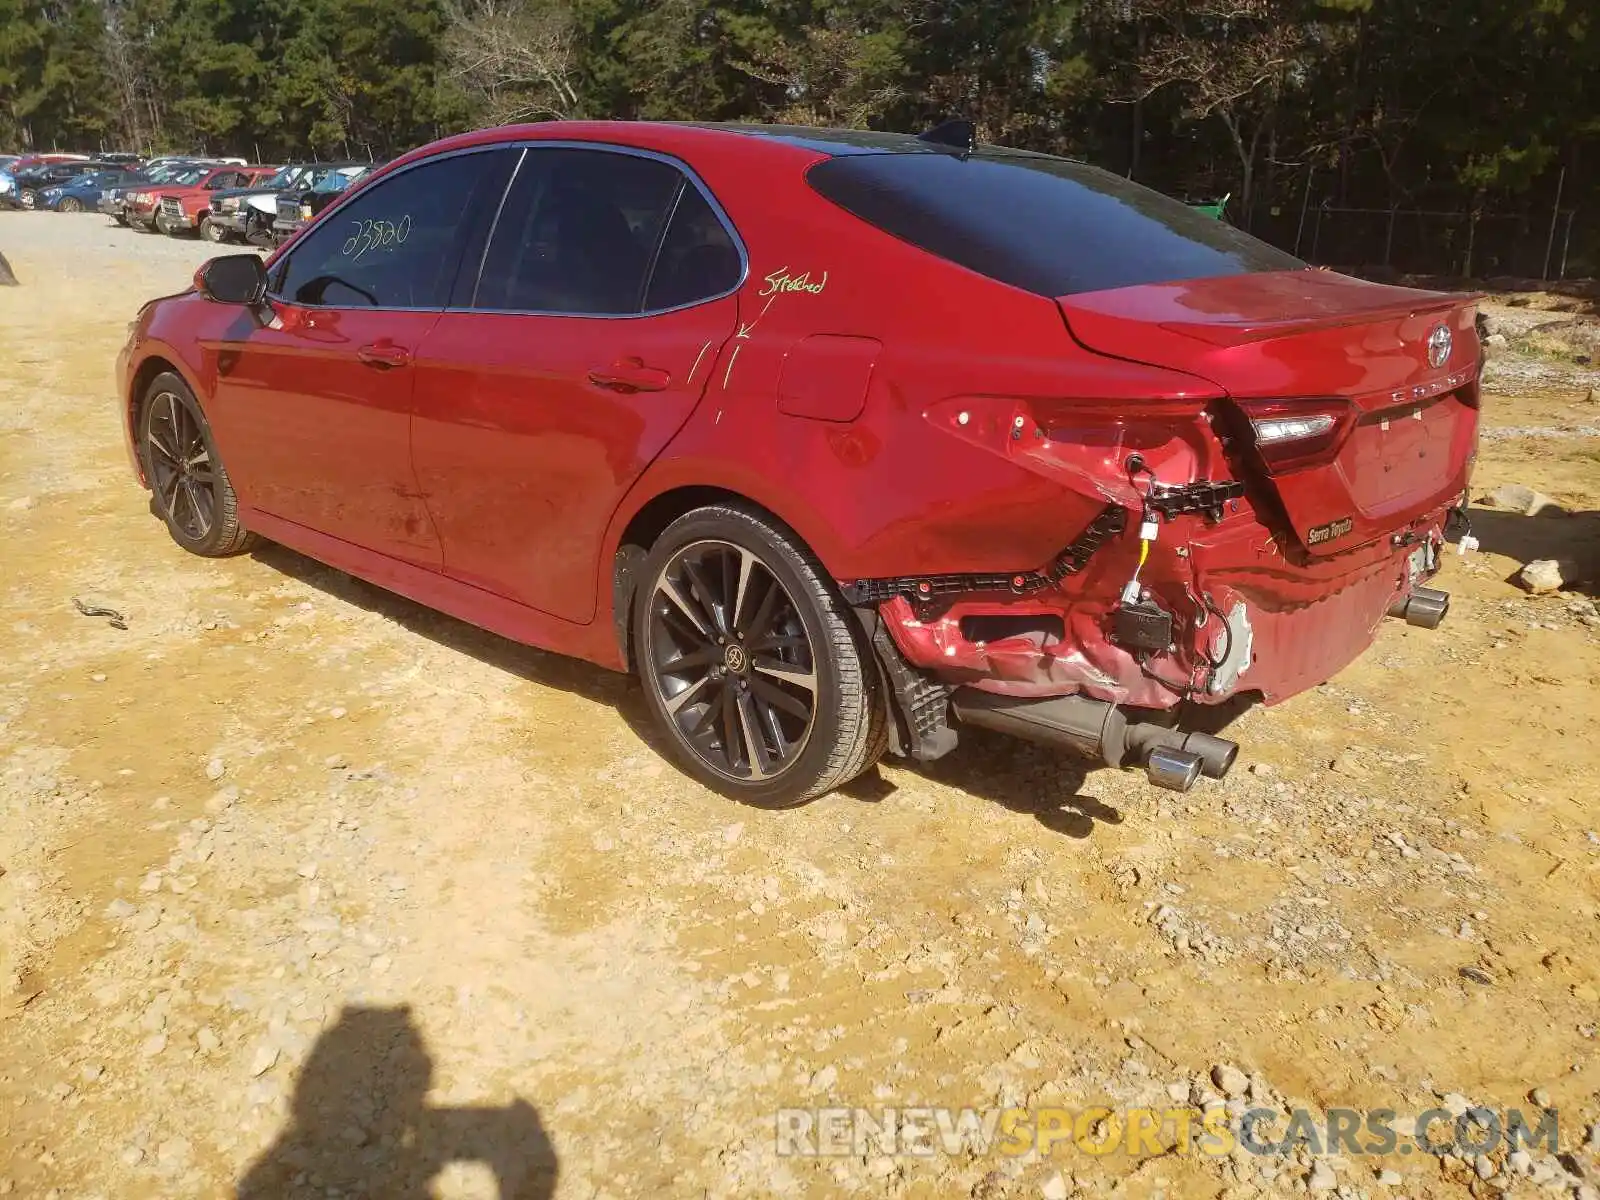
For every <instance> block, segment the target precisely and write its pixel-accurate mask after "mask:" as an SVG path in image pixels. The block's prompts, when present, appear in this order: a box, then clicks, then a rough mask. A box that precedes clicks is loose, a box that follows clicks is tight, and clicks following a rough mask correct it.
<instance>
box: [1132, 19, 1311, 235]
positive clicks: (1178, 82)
mask: <svg viewBox="0 0 1600 1200" xmlns="http://www.w3.org/2000/svg"><path fill="white" fill-rule="evenodd" d="M1301 7H1302V6H1301V5H1300V4H1298V3H1297V2H1296V0H1107V3H1106V4H1104V6H1103V8H1102V14H1103V15H1104V16H1109V17H1111V18H1112V20H1113V21H1116V22H1122V23H1126V22H1137V23H1138V26H1139V30H1140V33H1141V49H1140V51H1139V53H1138V55H1137V57H1136V59H1135V60H1134V61H1133V62H1132V63H1130V64H1129V69H1128V70H1127V71H1126V72H1125V73H1124V76H1123V77H1122V78H1121V79H1120V80H1118V81H1117V82H1116V83H1114V84H1113V98H1115V99H1118V100H1122V101H1124V102H1127V103H1138V102H1141V101H1143V100H1146V99H1148V98H1149V97H1150V96H1152V95H1154V94H1155V93H1156V92H1158V91H1161V90H1162V89H1164V88H1169V87H1172V88H1178V89H1180V90H1181V92H1182V94H1183V97H1184V101H1185V105H1184V107H1185V113H1186V115H1187V116H1189V117H1190V118H1192V119H1195V120H1202V119H1206V118H1210V117H1215V118H1216V119H1217V120H1218V121H1219V122H1221V124H1222V125H1223V126H1224V128H1226V129H1227V131H1228V138H1229V141H1230V142H1231V144H1232V146H1233V149H1234V153H1235V154H1236V155H1237V157H1238V159H1239V170H1240V186H1239V203H1240V207H1241V209H1242V211H1243V212H1244V215H1245V220H1246V222H1248V220H1249V217H1250V214H1251V209H1252V204H1253V200H1254V194H1255V175H1256V167H1257V163H1258V161H1259V159H1260V153H1261V142H1262V138H1263V136H1264V135H1267V134H1268V132H1269V130H1270V129H1271V128H1272V125H1273V122H1274V120H1275V118H1276V116H1277V110H1278V106H1279V104H1280V103H1281V102H1282V101H1283V99H1284V97H1285V96H1286V95H1287V94H1288V93H1290V92H1292V91H1294V90H1297V89H1298V88H1300V87H1301V86H1302V85H1303V84H1304V83H1305V81H1306V79H1307V77H1308V73H1309V65H1310V60H1311V58H1312V56H1313V55H1316V54H1319V53H1324V52H1327V51H1331V50H1332V48H1333V43H1334V42H1335V41H1336V40H1337V39H1338V38H1339V37H1340V36H1341V31H1340V30H1339V29H1337V28H1336V27H1333V26H1330V25H1328V24H1326V23H1323V22H1320V21H1317V20H1313V19H1309V18H1306V17H1305V16H1303V15H1302V13H1301V12H1300V9H1301Z"/></svg>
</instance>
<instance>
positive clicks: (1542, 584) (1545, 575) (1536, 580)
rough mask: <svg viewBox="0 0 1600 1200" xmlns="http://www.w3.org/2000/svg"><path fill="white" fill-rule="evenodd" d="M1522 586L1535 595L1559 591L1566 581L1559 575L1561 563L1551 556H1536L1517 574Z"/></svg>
mask: <svg viewBox="0 0 1600 1200" xmlns="http://www.w3.org/2000/svg"><path fill="white" fill-rule="evenodd" d="M1517 579H1518V580H1519V581H1520V582H1521V584H1522V586H1523V587H1525V588H1527V589H1528V591H1530V592H1532V593H1533V594H1534V595H1535V596H1542V595H1545V594H1547V593H1549V592H1559V591H1560V590H1561V586H1562V584H1563V583H1565V582H1566V581H1565V580H1564V579H1563V578H1562V575H1561V564H1560V563H1558V562H1557V561H1556V560H1555V559H1553V558H1536V559H1534V560H1533V561H1532V562H1531V563H1529V564H1528V565H1527V566H1525V567H1523V568H1522V573H1521V574H1520V575H1518V576H1517Z"/></svg>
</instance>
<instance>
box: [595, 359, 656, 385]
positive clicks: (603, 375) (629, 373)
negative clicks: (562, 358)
mask: <svg viewBox="0 0 1600 1200" xmlns="http://www.w3.org/2000/svg"><path fill="white" fill-rule="evenodd" d="M589 382H590V383H592V384H594V385H595V386H596V387H603V388H610V389H612V390H613V391H618V392H660V391H665V390H666V387H667V385H668V384H669V383H671V382H672V373H671V372H670V371H663V370H661V368H659V367H647V366H645V365H644V363H643V362H641V361H640V360H639V359H637V358H624V359H619V360H618V361H616V362H614V363H612V364H611V365H610V366H609V367H596V368H595V369H594V370H592V371H590V372H589Z"/></svg>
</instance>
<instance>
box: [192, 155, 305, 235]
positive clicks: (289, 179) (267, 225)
mask: <svg viewBox="0 0 1600 1200" xmlns="http://www.w3.org/2000/svg"><path fill="white" fill-rule="evenodd" d="M326 167H327V164H326V163H322V164H318V163H290V164H289V165H287V166H283V167H279V168H278V170H277V173H276V174H275V175H273V176H272V178H270V179H265V180H262V181H261V182H260V183H258V184H254V185H252V186H250V187H244V188H229V189H228V190H227V191H222V192H217V193H215V194H213V195H212V197H211V212H210V215H209V218H208V220H207V222H206V224H205V225H204V226H202V228H201V231H200V234H201V236H202V237H204V238H207V239H209V240H211V241H216V242H225V241H235V242H258V243H261V244H266V243H267V242H270V241H271V240H272V222H273V221H274V220H275V219H276V218H277V216H278V197H279V196H280V195H289V194H293V195H295V196H299V195H300V193H301V192H303V191H305V190H306V189H307V188H309V187H310V186H311V185H312V182H313V181H314V180H315V179H316V176H317V173H318V172H319V171H322V170H324V169H326Z"/></svg>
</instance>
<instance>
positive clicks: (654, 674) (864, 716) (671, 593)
mask: <svg viewBox="0 0 1600 1200" xmlns="http://www.w3.org/2000/svg"><path fill="white" fill-rule="evenodd" d="M639 578H640V581H641V589H642V590H641V591H640V593H639V595H638V596H637V598H636V600H635V603H634V613H633V638H634V648H635V653H636V657H637V660H638V662H637V665H638V669H639V675H640V679H641V680H642V682H643V684H644V691H645V695H646V697H647V698H648V701H649V704H650V707H651V709H652V711H653V712H654V713H655V716H656V719H657V721H658V722H659V723H660V724H661V727H662V728H663V729H664V730H665V731H666V734H667V738H668V741H669V742H670V743H671V745H672V748H673V751H674V753H675V755H676V756H677V758H678V760H679V761H680V762H682V763H683V765H684V766H685V767H686V768H687V769H688V770H689V771H690V773H692V774H693V775H694V776H696V777H697V778H698V779H700V780H701V781H702V782H704V783H706V784H708V785H709V786H711V787H712V788H715V789H716V790H717V791H719V792H721V793H723V794H724V795H726V796H730V797H732V798H733V799H735V800H740V801H743V802H744V803H747V804H753V805H757V806H760V807H763V808H783V807H788V806H790V805H795V804H800V803H803V802H804V801H806V800H809V799H812V798H813V797H816V796H820V795H822V794H823V793H825V792H828V791H831V790H832V789H834V788H836V787H838V786H839V785H841V784H843V783H846V782H848V781H849V780H851V779H853V778H854V777H855V776H857V775H859V774H860V773H861V772H862V771H865V770H866V769H867V768H868V767H870V766H871V765H872V764H873V763H875V762H876V761H877V760H878V759H879V758H880V757H881V756H882V754H883V752H884V748H885V745H886V741H887V737H888V713H887V709H886V707H885V697H884V696H883V694H882V688H881V686H880V683H879V678H878V672H877V668H876V664H875V662H874V660H873V658H872V651H871V649H870V647H868V646H867V645H866V643H865V639H864V638H863V636H862V634H861V632H860V630H859V629H858V628H857V626H856V625H855V623H854V622H853V620H852V619H851V616H850V612H849V609H848V608H847V607H846V605H845V603H844V600H843V599H842V598H841V597H840V596H839V594H838V591H837V589H836V588H835V587H834V586H833V584H832V582H831V581H830V580H829V579H828V577H827V575H826V573H825V572H824V571H823V570H822V568H821V565H820V564H819V563H818V562H817V561H816V559H815V558H813V557H812V555H811V554H810V552H809V551H807V550H806V549H805V547H804V546H803V545H801V543H800V542H799V540H798V539H797V538H796V537H795V536H794V534H793V533H791V532H790V531H788V530H787V529H785V528H783V527H782V526H781V525H779V524H778V523H777V522H775V521H773V520H772V519H771V518H770V517H767V516H765V515H764V514H761V513H758V512H755V511H752V510H749V509H746V508H743V507H739V506H734V505H716V506H712V507H708V508H701V509H696V510H695V511H693V512H691V513H688V514H687V515H685V516H683V517H680V518H679V519H678V520H677V521H675V522H673V523H672V525H670V526H669V527H668V528H667V530H666V531H665V532H664V533H663V534H662V535H661V537H660V538H659V539H658V540H657V541H656V544H655V546H654V547H652V549H651V551H650V554H649V556H648V557H647V559H646V560H645V564H644V566H643V569H642V570H641V571H640V574H639Z"/></svg>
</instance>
